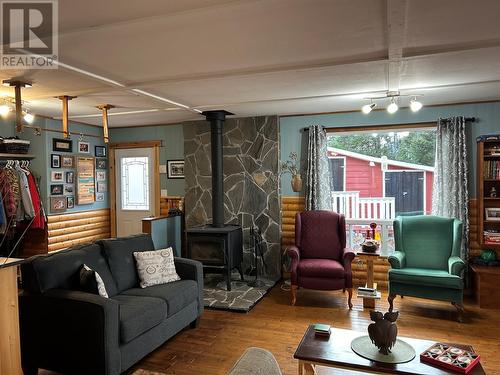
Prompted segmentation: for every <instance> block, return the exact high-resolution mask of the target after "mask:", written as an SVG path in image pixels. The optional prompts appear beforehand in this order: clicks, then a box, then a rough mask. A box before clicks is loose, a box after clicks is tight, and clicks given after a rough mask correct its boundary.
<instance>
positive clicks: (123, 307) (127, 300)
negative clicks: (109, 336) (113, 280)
mask: <svg viewBox="0 0 500 375" xmlns="http://www.w3.org/2000/svg"><path fill="white" fill-rule="evenodd" d="M113 299H114V300H115V301H118V303H119V304H120V307H119V309H120V310H119V317H120V340H121V342H123V343H127V342H129V341H132V340H133V339H135V338H136V337H137V336H139V335H141V334H143V333H144V332H146V331H148V330H150V329H151V328H153V327H155V326H157V325H158V324H160V323H161V322H163V321H164V320H165V319H166V317H167V304H166V303H165V301H164V300H162V299H161V298H152V297H138V296H126V295H122V294H118V295H116V296H114V297H113Z"/></svg>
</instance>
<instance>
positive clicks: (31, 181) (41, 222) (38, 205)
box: [28, 173, 46, 229]
mask: <svg viewBox="0 0 500 375" xmlns="http://www.w3.org/2000/svg"><path fill="white" fill-rule="evenodd" d="M28 185H29V191H30V195H31V200H32V203H33V207H34V210H35V216H34V219H33V222H32V224H31V227H32V228H34V229H43V228H45V223H46V219H45V212H44V210H43V206H42V200H41V199H40V194H39V193H38V188H37V185H36V182H35V178H34V177H33V173H30V174H29V175H28Z"/></svg>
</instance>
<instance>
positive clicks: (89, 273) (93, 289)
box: [80, 264, 108, 298]
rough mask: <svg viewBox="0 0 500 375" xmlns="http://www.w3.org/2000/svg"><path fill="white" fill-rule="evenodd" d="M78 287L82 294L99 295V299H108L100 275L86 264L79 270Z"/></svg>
mask: <svg viewBox="0 0 500 375" xmlns="http://www.w3.org/2000/svg"><path fill="white" fill-rule="evenodd" d="M80 287H81V289H82V290H83V291H84V292H87V293H93V294H99V295H100V296H101V297H104V298H108V292H107V291H106V286H105V285H104V281H102V278H101V275H99V273H97V272H96V271H94V270H93V269H92V268H90V267H89V266H87V265H86V264H84V265H83V266H82V268H81V269H80Z"/></svg>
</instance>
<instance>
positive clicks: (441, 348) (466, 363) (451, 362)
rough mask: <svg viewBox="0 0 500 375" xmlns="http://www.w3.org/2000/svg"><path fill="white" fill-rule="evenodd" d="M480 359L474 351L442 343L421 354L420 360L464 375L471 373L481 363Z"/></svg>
mask: <svg viewBox="0 0 500 375" xmlns="http://www.w3.org/2000/svg"><path fill="white" fill-rule="evenodd" d="M471 349H472V348H471ZM479 359H480V356H479V354H476V353H474V351H473V350H465V349H463V348H459V347H456V346H452V345H448V344H442V343H436V344H434V345H432V346H431V347H430V348H429V349H427V350H426V351H425V352H423V353H422V354H420V360H421V361H423V362H427V363H430V364H432V365H435V366H439V367H444V368H446V369H449V370H452V371H456V372H459V373H462V374H467V373H469V371H471V370H472V369H473V368H474V366H475V365H477V364H478V363H479Z"/></svg>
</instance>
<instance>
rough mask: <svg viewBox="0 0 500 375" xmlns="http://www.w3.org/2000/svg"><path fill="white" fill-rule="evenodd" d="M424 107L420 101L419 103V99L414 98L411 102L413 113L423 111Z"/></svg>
mask: <svg viewBox="0 0 500 375" xmlns="http://www.w3.org/2000/svg"><path fill="white" fill-rule="evenodd" d="M422 107H423V105H422V103H420V102H419V101H417V97H416V96H414V97H413V99H412V100H410V109H411V110H412V112H418V111H420V110H421V109H422Z"/></svg>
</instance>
